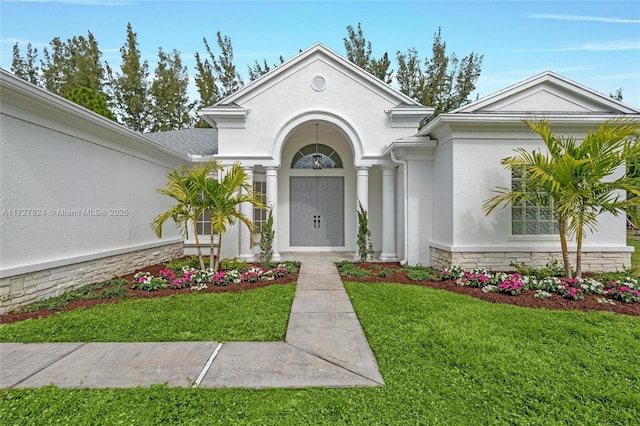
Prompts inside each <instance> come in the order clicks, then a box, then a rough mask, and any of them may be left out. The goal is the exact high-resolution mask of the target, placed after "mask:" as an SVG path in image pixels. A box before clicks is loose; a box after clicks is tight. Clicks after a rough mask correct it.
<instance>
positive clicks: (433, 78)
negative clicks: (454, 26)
mask: <svg viewBox="0 0 640 426" xmlns="http://www.w3.org/2000/svg"><path fill="white" fill-rule="evenodd" d="M446 47H447V45H446V43H445V42H444V41H442V37H441V29H440V28H438V32H437V33H435V35H434V38H433V46H432V56H431V58H427V59H425V60H424V65H425V69H424V71H423V70H422V67H421V61H420V59H419V58H418V52H417V51H416V50H415V49H413V48H411V49H409V50H408V51H407V53H401V52H400V51H398V52H397V53H396V57H397V60H398V72H397V77H396V80H397V81H398V84H399V85H400V91H401V92H402V93H404V94H406V95H408V96H410V97H412V98H413V99H415V100H417V101H418V102H420V103H421V104H423V105H427V106H431V107H433V108H435V113H434V114H435V115H437V114H440V113H442V112H447V111H451V110H453V109H455V108H458V107H460V106H462V105H465V104H467V103H469V102H470V101H471V93H472V92H473V91H474V90H475V83H476V81H477V80H478V77H480V71H481V69H482V60H483V55H478V54H476V53H474V52H471V53H470V54H469V55H468V56H465V57H464V58H462V59H458V57H457V56H456V55H455V54H451V55H450V56H447V53H446Z"/></svg>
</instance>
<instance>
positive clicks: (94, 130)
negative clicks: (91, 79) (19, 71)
mask: <svg viewBox="0 0 640 426" xmlns="http://www.w3.org/2000/svg"><path fill="white" fill-rule="evenodd" d="M0 87H1V89H2V94H1V96H2V102H3V109H2V114H3V115H6V116H8V117H13V118H15V119H18V120H22V121H25V120H24V119H23V118H22V117H18V116H16V115H15V114H12V113H11V110H12V109H13V108H7V106H8V105H13V106H14V107H15V108H16V109H19V110H24V111H30V112H34V113H36V114H38V115H41V116H44V117H47V118H49V119H51V120H54V121H59V122H61V123H69V121H71V120H80V121H81V125H80V126H78V127H77V129H79V130H85V131H88V132H89V134H91V135H99V134H100V133H98V132H104V131H107V132H109V133H110V137H109V138H108V139H109V142H110V143H112V144H117V145H120V147H119V148H118V150H119V151H121V152H126V153H131V151H132V150H134V151H135V152H139V153H145V154H149V153H150V152H149V151H151V152H152V153H153V154H152V155H154V156H155V157H158V154H162V155H164V156H168V157H170V158H171V159H173V160H175V159H178V160H181V161H184V162H186V161H189V157H188V156H187V155H185V154H182V153H180V152H178V151H175V150H173V149H171V148H168V147H165V146H162V145H160V144H158V143H156V142H154V141H152V140H151V139H148V138H147V137H145V136H144V134H142V133H138V132H135V131H133V130H130V129H128V128H127V127H125V126H122V125H120V124H118V123H116V122H115V121H112V120H109V119H108V118H106V117H103V116H102V115H100V114H97V113H95V112H93V111H91V110H89V109H87V108H84V107H82V106H80V105H78V104H76V103H74V102H71V101H68V100H67V99H64V98H63V97H61V96H58V95H56V94H54V93H51V92H49V91H47V90H44V89H42V88H40V87H37V86H35V85H33V84H31V83H28V82H26V81H24V80H22V79H20V78H18V77H16V76H14V75H13V74H11V73H9V72H7V71H5V70H3V69H0ZM5 103H6V105H5ZM33 123H34V124H36V125H38V126H41V123H37V122H33ZM50 128H51V129H54V130H59V128H58V127H55V128H53V127H50ZM79 130H76V131H77V132H78V133H77V134H74V135H69V136H73V137H77V138H79V139H82V140H84V141H86V142H91V143H95V144H97V145H101V146H105V147H107V148H111V149H113V148H114V147H113V145H107V144H105V143H104V141H99V140H98V141H96V140H94V139H88V138H87V136H86V134H85V133H81V132H80V131H79ZM61 133H64V134H67V133H65V132H61ZM113 134H116V135H117V136H119V137H118V138H115V137H113V136H111V135H113Z"/></svg>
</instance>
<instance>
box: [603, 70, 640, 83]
mask: <svg viewBox="0 0 640 426" xmlns="http://www.w3.org/2000/svg"><path fill="white" fill-rule="evenodd" d="M591 79H592V80H605V81H606V80H635V81H638V79H640V73H638V72H636V73H626V74H607V75H597V76H593V77H591Z"/></svg>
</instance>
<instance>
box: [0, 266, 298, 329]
mask: <svg viewBox="0 0 640 426" xmlns="http://www.w3.org/2000/svg"><path fill="white" fill-rule="evenodd" d="M188 260H189V259H188V258H184V259H180V260H179V261H180V262H187V261H188ZM258 266H259V265H258V264H247V265H246V267H247V268H251V267H258ZM166 268H167V264H164V263H163V264H157V265H152V266H148V267H146V268H142V269H140V270H137V271H135V272H133V273H130V274H127V275H123V276H121V277H117V278H114V279H112V280H108V281H105V282H104V283H100V284H94V285H93V286H86V287H85V288H83V289H79V290H75V291H70V292H69V294H71V293H74V292H80V293H83V296H81V297H78V298H75V300H72V301H68V302H67V301H65V297H64V296H59V297H58V298H52V299H49V301H50V302H49V303H47V304H48V305H49V306H50V307H42V308H37V307H38V306H42V305H44V303H43V302H46V301H43V302H37V303H36V304H33V305H28V306H24V307H23V308H21V309H19V310H18V311H14V312H10V313H7V314H4V315H1V316H0V324H9V323H13V322H16V321H22V320H26V319H33V318H43V317H46V316H49V315H53V314H55V313H57V312H65V311H72V310H75V309H86V308H90V307H93V306H95V305H98V304H104V303H118V302H120V301H121V300H123V299H150V298H158V297H168V296H171V295H178V294H189V293H228V292H238V291H245V290H252V289H256V288H260V287H265V286H269V285H274V284H290V283H294V282H296V281H297V280H298V274H297V272H296V273H287V274H286V275H284V276H281V277H278V278H273V279H271V280H257V281H252V282H248V281H244V282H240V283H229V284H228V285H208V286H207V287H206V288H199V289H198V290H193V289H191V287H190V286H186V287H182V288H173V287H171V286H167V287H165V288H161V289H158V290H153V291H147V290H142V289H136V288H135V287H136V286H135V283H134V277H135V275H136V274H138V273H140V272H146V273H149V274H150V275H151V276H153V277H158V276H160V271H162V270H165V269H166ZM101 292H103V294H105V295H106V296H111V295H112V296H113V297H102V295H100V293H101ZM84 293H86V294H84ZM109 293H111V294H109ZM87 295H88V297H86V296H87ZM56 299H57V300H60V303H56V302H54V300H56ZM33 308H37V309H35V310H32V309H33Z"/></svg>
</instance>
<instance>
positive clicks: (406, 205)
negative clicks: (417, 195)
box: [390, 148, 409, 265]
mask: <svg viewBox="0 0 640 426" xmlns="http://www.w3.org/2000/svg"><path fill="white" fill-rule="evenodd" d="M390 154H391V161H393V162H394V163H396V164H401V165H403V166H404V192H405V194H404V259H402V260H401V261H400V264H401V265H406V264H407V262H408V260H407V253H409V167H407V161H406V160H398V159H397V158H396V153H395V148H391V151H390Z"/></svg>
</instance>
